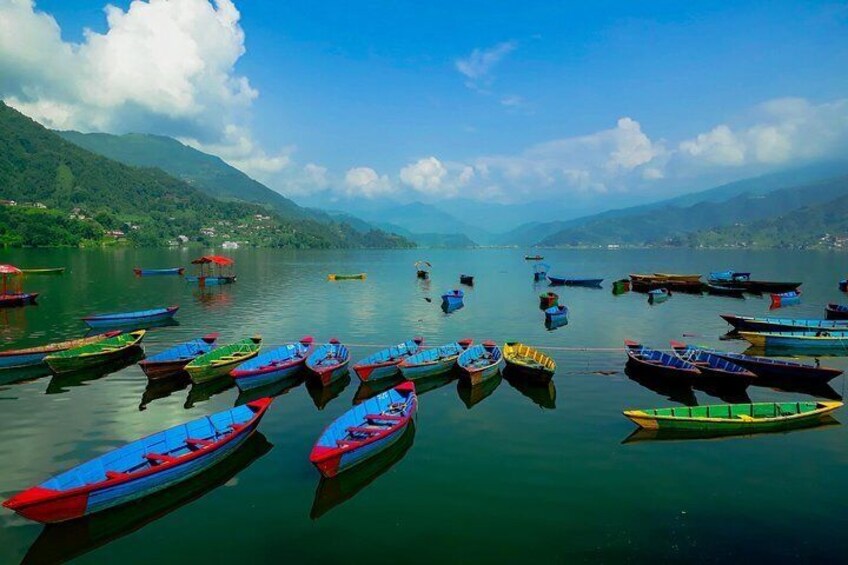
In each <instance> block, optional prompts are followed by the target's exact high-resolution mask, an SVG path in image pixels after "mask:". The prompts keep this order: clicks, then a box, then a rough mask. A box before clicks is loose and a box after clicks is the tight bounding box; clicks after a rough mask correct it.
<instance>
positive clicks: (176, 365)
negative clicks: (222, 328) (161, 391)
mask: <svg viewBox="0 0 848 565" xmlns="http://www.w3.org/2000/svg"><path fill="white" fill-rule="evenodd" d="M217 341H218V333H217V332H215V333H211V334H206V335H205V336H203V337H200V338H197V339H193V340H191V341H187V342H185V343H180V344H179V345H175V346H174V347H171V348H170V349H166V350H165V351H162V352H161V353H157V354H156V355H152V356H150V357H147V358H146V359H144V360H142V361H141V362H139V364H138V366H139V367H141V370H142V371H144V374H145V375H147V378H148V379H151V380H154V379H161V378H163V377H170V376H173V375H176V374H177V373H182V372H183V370H184V369H185V366H186V365H188V364H189V363H191V362H192V361H194V360H195V359H197V358H198V357H200V356H201V355H205V354H206V353H209V352H210V351H212V350H213V349H214V348H215V344H216V343H217Z"/></svg>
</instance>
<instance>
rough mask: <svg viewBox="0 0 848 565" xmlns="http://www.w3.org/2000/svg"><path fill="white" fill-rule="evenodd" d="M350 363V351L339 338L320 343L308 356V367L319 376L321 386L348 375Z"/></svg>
mask: <svg viewBox="0 0 848 565" xmlns="http://www.w3.org/2000/svg"><path fill="white" fill-rule="evenodd" d="M349 363H350V351H348V349H347V347H345V346H344V345H342V344H341V343H339V341H338V340H337V339H331V340H330V342H329V343H325V344H323V345H319V346H318V347H317V348H316V349H315V351H313V352H312V354H311V355H309V357H307V358H306V368H307V369H309V370H310V371H312V373H314V374H315V376H317V377H318V380H319V381H320V383H321V386H324V387H327V386H330V385H331V384H333V383H334V382H335V381H337V380H339V379H340V378H342V377H343V376H344V375H346V374H347V366H348V364H349Z"/></svg>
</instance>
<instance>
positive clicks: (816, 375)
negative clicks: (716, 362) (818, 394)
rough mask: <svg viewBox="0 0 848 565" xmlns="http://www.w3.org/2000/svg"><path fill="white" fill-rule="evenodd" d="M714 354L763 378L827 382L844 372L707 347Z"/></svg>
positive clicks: (817, 365)
mask: <svg viewBox="0 0 848 565" xmlns="http://www.w3.org/2000/svg"><path fill="white" fill-rule="evenodd" d="M704 351H707V352H709V353H711V354H713V355H717V356H719V357H724V358H725V359H727V360H729V361H732V362H733V363H735V364H737V365H739V366H740V367H745V368H746V369H748V370H749V371H751V372H752V373H754V374H755V375H757V376H758V377H760V378H763V379H773V380H781V381H783V380H792V381H798V382H804V383H826V382H828V381H830V380H831V379H833V378H835V377H838V376H839V375H841V374H842V370H840V369H834V368H831V367H822V366H821V365H819V364H818V363H816V365H814V366H813V365H806V364H804V363H798V362H796V361H786V360H784V359H773V358H771V357H756V356H753V355H745V354H744V353H733V352H729V351H716V350H715V349H705V350H704Z"/></svg>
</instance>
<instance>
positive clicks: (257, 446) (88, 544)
mask: <svg viewBox="0 0 848 565" xmlns="http://www.w3.org/2000/svg"><path fill="white" fill-rule="evenodd" d="M272 447H273V445H272V444H271V443H269V442H268V440H267V439H265V436H263V435H262V434H261V433H260V432H254V433H253V434H252V435H251V436H250V437H249V438H247V439H246V440H245V442H244V443H243V444H242V445H241V447H239V448H238V449H237V450H236V451H235V452H234V453H232V454H231V455H230V456H229V457H226V458H225V459H223V460H222V461H221V462H219V463H217V464H216V465H215V466H213V467H212V468H210V469H209V470H208V471H206V472H204V473H201V474H199V475H198V476H196V477H194V478H193V479H192V480H190V481H185V482H182V483H180V484H179V485H175V486H174V487H172V488H169V489H165V490H163V491H160V492H157V493H155V494H152V495H150V496H147V497H144V498H142V499H139V500H136V501H133V502H132V503H131V504H125V505H123V506H119V507H117V508H113V509H110V510H105V511H103V512H98V513H96V514H92V515H90V516H86V517H83V518H79V519H77V520H72V521H70V522H64V523H61V524H51V525H48V526H45V528H44V530H42V532H41V534H40V535H39V536H38V538H36V540H35V542H33V544H32V546H30V548H29V551H28V552H27V554H26V556H24V559H23V563H33V564H35V563H39V564H41V563H64V562H66V561H70V560H72V559H74V558H76V557H79V556H81V555H84V554H86V553H88V552H90V551H92V550H93V549H96V548H98V547H101V546H103V545H106V544H108V543H110V542H112V541H114V540H117V539H119V538H122V537H123V536H125V535H127V534H131V533H133V532H135V531H137V530H140V529H141V528H143V527H144V526H146V525H148V524H150V523H151V522H155V521H156V520H158V519H159V518H162V517H164V516H166V515H168V514H169V513H171V512H173V511H175V510H177V509H179V508H181V507H183V506H185V505H186V504H189V503H191V502H194V501H195V500H197V499H199V498H202V497H203V496H204V495H205V494H207V493H209V492H211V491H213V490H215V489H216V488H218V487H219V486H221V485H224V484H226V483H227V482H228V481H229V480H230V479H232V478H233V477H235V476H236V475H237V474H239V473H240V472H242V471H243V470H245V469H247V468H248V467H249V466H250V465H251V464H252V463H253V462H254V461H256V460H257V459H259V458H260V457H262V456H263V455H265V454H266V453H268V452H269V451H270V450H271V448H272Z"/></svg>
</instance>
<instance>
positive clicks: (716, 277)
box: [707, 271, 751, 284]
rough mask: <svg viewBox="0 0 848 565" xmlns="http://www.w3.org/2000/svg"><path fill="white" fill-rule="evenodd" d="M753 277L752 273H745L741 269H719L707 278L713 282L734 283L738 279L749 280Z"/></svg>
mask: <svg viewBox="0 0 848 565" xmlns="http://www.w3.org/2000/svg"><path fill="white" fill-rule="evenodd" d="M750 279H751V273H743V272H739V271H718V272H713V273H710V274H709V276H708V277H707V280H708V281H710V282H711V283H718V284H723V283H733V282H738V281H747V280H750Z"/></svg>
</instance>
